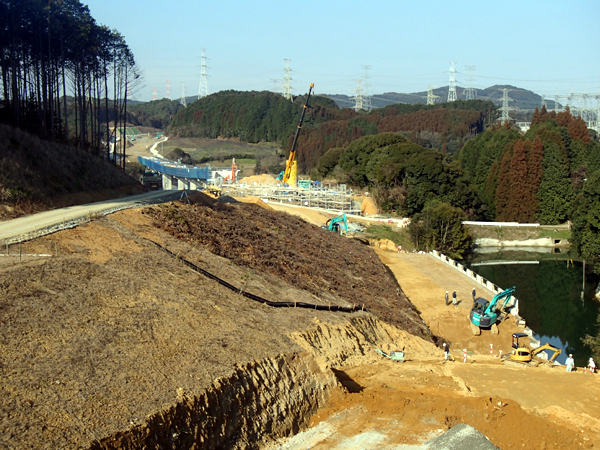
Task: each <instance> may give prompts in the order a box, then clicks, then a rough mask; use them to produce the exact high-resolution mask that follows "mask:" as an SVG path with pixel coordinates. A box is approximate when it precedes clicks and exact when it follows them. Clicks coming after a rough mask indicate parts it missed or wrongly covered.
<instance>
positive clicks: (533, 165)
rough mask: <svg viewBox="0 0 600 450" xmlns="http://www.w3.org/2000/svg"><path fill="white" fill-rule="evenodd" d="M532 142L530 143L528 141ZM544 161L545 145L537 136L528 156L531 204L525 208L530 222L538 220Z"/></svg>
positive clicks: (528, 183) (528, 188)
mask: <svg viewBox="0 0 600 450" xmlns="http://www.w3.org/2000/svg"><path fill="white" fill-rule="evenodd" d="M527 142H530V141H527ZM543 160H544V144H542V140H541V139H540V138H539V137H538V136H536V138H535V139H534V141H533V143H531V146H530V149H529V154H528V156H527V181H526V190H527V193H528V200H529V203H528V204H526V205H524V206H523V207H524V208H525V209H527V210H528V213H529V219H528V221H531V222H533V221H534V220H536V218H537V213H538V210H539V200H538V197H537V193H538V190H539V188H540V182H541V181H542V173H543V169H542V162H543Z"/></svg>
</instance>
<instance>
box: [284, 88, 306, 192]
mask: <svg viewBox="0 0 600 450" xmlns="http://www.w3.org/2000/svg"><path fill="white" fill-rule="evenodd" d="M314 86H315V84H314V83H310V89H309V90H308V95H307V96H306V103H304V107H303V108H302V114H301V115H300V121H299V122H298V128H297V129H296V134H295V135H294V141H293V142H292V148H291V150H290V156H289V158H288V160H287V161H286V163H285V170H284V171H283V176H282V177H281V181H283V182H284V183H287V184H292V185H294V186H295V185H296V183H297V179H298V172H297V170H298V169H297V167H298V166H297V163H296V144H297V143H298V136H299V135H300V130H301V129H302V122H304V114H306V110H307V109H308V108H309V106H308V100H309V99H310V94H311V93H312V89H313V87H314ZM280 176H281V174H280ZM277 178H278V179H279V177H277Z"/></svg>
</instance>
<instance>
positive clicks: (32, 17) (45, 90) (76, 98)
mask: <svg viewBox="0 0 600 450" xmlns="http://www.w3.org/2000/svg"><path fill="white" fill-rule="evenodd" d="M0 48H1V49H2V51H1V52H0V68H1V77H2V103H0V118H1V120H2V121H4V122H8V123H12V124H13V125H15V126H18V127H20V128H25V129H28V130H30V131H35V132H36V133H37V134H40V135H42V137H50V138H53V139H59V140H64V141H70V142H72V143H74V144H76V145H77V146H78V147H80V148H83V149H86V150H88V151H90V152H91V153H95V154H99V153H100V149H101V140H102V139H106V138H107V136H110V135H111V132H112V131H114V130H110V129H109V126H108V120H107V119H108V113H107V111H109V107H110V108H111V110H112V111H114V112H113V116H114V115H115V114H116V117H112V119H113V120H114V121H115V123H117V122H120V121H122V120H124V118H125V116H126V114H127V103H126V95H127V92H126V91H127V86H128V84H129V86H130V88H131V86H132V82H134V81H135V80H137V79H138V78H139V74H138V73H137V69H136V68H135V61H134V58H133V54H132V53H131V51H130V50H129V48H128V47H127V44H126V43H125V40H124V38H123V37H122V36H121V35H120V34H119V33H118V32H117V31H115V30H110V29H109V28H108V27H106V26H101V25H98V24H97V23H96V21H95V20H94V18H93V17H92V16H91V15H90V12H89V9H88V7H87V6H85V5H83V4H81V3H80V2H79V0H18V1H17V0H0ZM110 94H112V97H113V99H112V101H110V102H109V95H110ZM109 103H110V104H109ZM70 117H73V118H74V120H73V121H72V123H69V120H68V118H70ZM101 117H104V120H101Z"/></svg>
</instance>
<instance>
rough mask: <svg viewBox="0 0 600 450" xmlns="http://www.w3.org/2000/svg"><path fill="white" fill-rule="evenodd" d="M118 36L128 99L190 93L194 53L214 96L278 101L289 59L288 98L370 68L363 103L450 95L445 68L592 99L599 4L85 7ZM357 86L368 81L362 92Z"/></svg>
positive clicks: (598, 74) (341, 84)
mask: <svg viewBox="0 0 600 450" xmlns="http://www.w3.org/2000/svg"><path fill="white" fill-rule="evenodd" d="M81 1H82V3H84V4H87V5H88V6H89V8H90V12H91V14H92V16H93V17H94V18H95V19H96V21H97V22H98V23H100V24H103V25H106V26H108V27H110V28H114V29H117V30H118V31H119V32H120V33H121V34H122V35H123V36H124V37H125V40H126V42H127V44H128V45H129V47H130V48H131V50H132V51H133V53H134V55H135V58H136V62H137V64H138V66H139V68H140V69H141V71H142V73H143V82H142V85H141V86H139V87H138V88H137V89H136V91H135V93H134V97H135V98H136V99H138V100H150V99H151V98H152V88H153V87H156V88H157V89H158V97H159V98H162V97H165V86H166V81H167V80H170V81H171V98H178V97H180V96H181V85H182V83H184V84H185V89H186V96H191V95H197V94H198V88H199V81H200V62H201V59H200V55H201V49H202V48H205V49H206V56H207V58H208V61H207V65H208V75H209V78H208V89H209V93H213V92H217V91H220V90H225V89H235V90H276V91H281V86H282V78H283V75H284V70H283V69H284V67H285V62H284V59H285V58H289V59H291V63H290V66H291V68H292V88H293V92H294V94H301V93H305V92H307V91H308V87H309V85H310V83H315V92H316V93H317V94H347V95H353V90H354V89H355V87H356V84H357V83H356V80H357V79H359V78H363V76H364V71H363V69H362V66H364V65H370V66H371V69H370V75H371V77H370V79H369V85H370V93H372V94H375V95H376V94H380V93H383V92H407V93H408V92H418V91H426V90H427V87H428V86H429V85H433V86H436V87H438V86H447V85H448V71H449V68H450V61H454V62H456V70H457V72H458V73H457V75H456V79H457V83H458V86H459V87H466V80H467V78H468V76H467V73H466V70H465V66H467V65H471V66H476V69H475V72H474V73H473V77H474V78H475V82H474V83H473V84H474V86H475V87H477V88H486V87H489V86H493V85H495V84H511V85H514V86H518V87H522V88H525V89H530V90H532V91H534V92H536V93H538V94H544V93H545V94H546V96H553V95H555V94H556V93H557V92H558V93H559V94H562V95H566V94H568V93H569V91H570V90H571V89H572V90H573V92H576V93H583V92H587V93H593V94H596V93H598V92H599V91H598V89H599V88H600V58H599V52H598V43H599V42H600V26H599V24H598V18H599V17H600V1H598V0H572V1H566V0H562V1H557V0H545V1H538V0H529V1H528V0H520V1H512V0H504V1H493V2H492V1H486V0H479V1H466V0H465V1H462V0H455V1H441V0H439V1H418V0H408V1H405V0H387V1H383V0H371V1H364V0H346V1H328V0H321V1H312V0H309V1H304V2H299V1H295V2H289V1H285V0H280V1H272V0H256V1H233V0H221V1H218V2H217V1H210V2H201V1H197V0H178V1H176V2H170V1H169V2H167V1H154V2H149V1H142V0H120V1H117V0H88V1H85V0H81ZM363 83H364V82H363Z"/></svg>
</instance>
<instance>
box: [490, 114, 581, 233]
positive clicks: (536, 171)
mask: <svg viewBox="0 0 600 450" xmlns="http://www.w3.org/2000/svg"><path fill="white" fill-rule="evenodd" d="M548 120H552V121H555V122H556V123H557V124H558V126H559V127H564V128H566V130H567V136H568V138H570V139H571V140H573V141H575V140H578V141H580V142H581V143H582V144H588V143H589V142H590V140H591V138H590V135H589V132H588V129H587V126H586V123H585V122H584V121H583V120H582V119H581V117H574V116H572V115H571V113H570V111H569V109H568V107H567V109H566V111H563V112H560V113H556V112H555V111H551V112H547V110H546V108H545V107H542V109H541V110H538V109H536V111H535V113H534V116H533V118H532V121H531V127H532V128H535V127H536V126H538V125H543V124H544V123H546V122H547V121H548ZM505 126H507V127H508V125H505ZM528 137H529V138H525V137H524V138H521V139H518V140H515V141H512V142H509V143H508V144H507V145H506V147H505V148H504V151H503V152H502V157H501V159H500V162H495V163H494V164H493V165H492V167H491V169H490V175H489V178H488V188H489V189H494V187H495V189H496V190H495V195H494V196H495V206H496V220H498V221H515V222H520V223H531V222H534V221H537V220H539V219H540V217H539V214H538V213H539V210H540V208H539V206H540V202H541V201H544V200H545V198H544V196H545V195H546V194H547V193H546V192H545V191H544V192H542V191H541V190H540V186H541V183H542V176H543V174H544V169H545V167H544V164H543V161H544V155H545V147H546V152H549V151H551V149H550V147H553V149H552V150H554V151H556V153H557V155H555V156H554V159H556V160H557V165H559V166H563V167H562V169H563V170H564V171H565V172H566V173H567V174H568V173H569V168H570V167H569V166H570V162H569V155H568V152H567V148H566V145H565V142H564V137H563V136H561V135H560V134H559V133H556V132H551V131H549V130H547V129H545V128H538V129H537V130H536V135H535V136H531V135H528ZM531 139H533V140H531ZM544 141H545V142H544ZM544 144H546V145H544ZM553 144H554V145H553ZM546 166H547V167H546V168H549V169H550V170H552V167H551V164H546ZM573 176H574V174H572V177H573ZM573 184H575V183H573ZM563 188H566V189H565V191H564V192H565V193H567V195H563V196H562V197H563V198H562V200H564V201H569V200H570V198H565V197H571V195H569V194H572V190H571V191H570V190H569V189H570V188H571V186H563ZM550 201H551V199H550Z"/></svg>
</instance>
